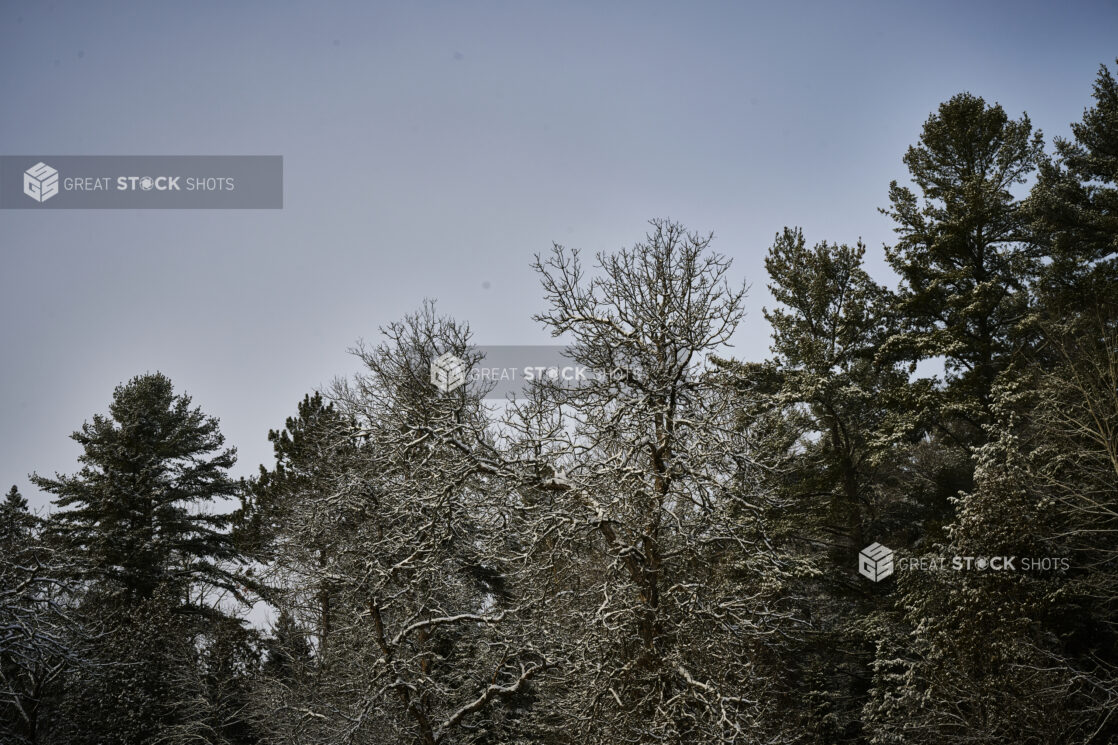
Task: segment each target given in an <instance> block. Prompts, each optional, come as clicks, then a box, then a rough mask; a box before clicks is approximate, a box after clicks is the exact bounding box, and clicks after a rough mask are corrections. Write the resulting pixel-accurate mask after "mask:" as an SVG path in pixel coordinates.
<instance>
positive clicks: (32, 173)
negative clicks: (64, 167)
mask: <svg viewBox="0 0 1118 745" xmlns="http://www.w3.org/2000/svg"><path fill="white" fill-rule="evenodd" d="M23 193H24V194H26V195H27V196H29V197H31V198H32V199H34V200H35V201H36V202H45V201H47V200H48V199H50V198H51V197H53V196H54V195H55V194H57V193H58V171H56V170H55V169H53V168H51V167H50V166H48V165H47V164H46V163H43V162H41V161H40V162H38V163H36V164H35V165H33V166H31V167H30V168H28V169H27V170H26V171H24V172H23Z"/></svg>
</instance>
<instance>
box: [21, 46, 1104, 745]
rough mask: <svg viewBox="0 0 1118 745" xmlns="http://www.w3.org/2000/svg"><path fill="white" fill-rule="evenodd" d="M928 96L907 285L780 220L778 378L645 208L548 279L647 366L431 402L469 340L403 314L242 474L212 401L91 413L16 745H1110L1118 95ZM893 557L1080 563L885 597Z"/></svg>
mask: <svg viewBox="0 0 1118 745" xmlns="http://www.w3.org/2000/svg"><path fill="white" fill-rule="evenodd" d="M1090 84H1091V81H1089V80H1088V81H1084V89H1086V88H1087V87H1088V86H1089V85H1090ZM929 109H931V110H932V111H931V113H930V115H929V117H928V119H927V120H926V123H925V124H924V126H923V129H922V131H920V132H914V133H913V140H914V142H915V144H913V145H912V146H911V147H910V148H909V149H908V150H907V152H906V153H903V164H904V167H905V168H906V169H907V171H905V170H903V169H902V168H901V167H900V166H898V174H897V175H898V180H897V181H894V182H893V183H892V184H889V185H887V186H888V189H887V192H886V189H885V187H886V185H885V184H883V185H882V195H883V200H882V201H883V202H884V203H885V204H884V205H883V206H882V211H883V212H884V213H885V214H887V215H888V216H889V217H890V218H891V219H892V221H893V222H894V224H895V230H896V237H895V242H894V243H893V244H892V245H888V246H885V247H884V249H883V250H884V252H885V257H886V259H887V261H888V265H889V266H890V267H891V268H892V270H893V271H894V272H895V273H896V276H897V278H898V281H897V282H895V283H893V285H892V286H885V285H882V284H879V283H878V282H877V281H876V280H875V279H874V278H872V277H871V276H870V274H869V273H868V272H867V270H866V269H865V268H864V265H863V261H864V258H865V255H866V252H867V251H876V250H881V249H880V248H873V247H866V246H864V245H862V244H855V245H847V244H840V243H834V242H829V241H828V240H825V238H826V237H825V236H811V235H805V234H804V233H803V231H801V230H800V229H798V228H795V227H787V228H783V229H781V230H779V232H777V233H776V235H775V239H774V241H773V243H772V245H771V247H770V248H768V254H767V259H766V262H765V265H766V268H767V270H768V277H767V279H766V280H765V282H766V283H767V285H768V287H769V289H770V290H771V292H772V295H773V297H774V298H775V300H776V304H775V305H773V306H772V307H771V308H769V309H768V310H766V312H765V320H766V321H767V322H768V324H769V326H770V327H771V342H770V343H771V347H770V351H769V353H768V354H767V355H765V354H764V353H760V352H759V353H758V354H757V355H756V358H757V359H761V358H765V359H764V361H744V360H740V359H735V358H734V357H733V356H732V355H731V354H729V351H728V347H727V343H728V341H729V339H730V337H731V335H732V334H733V333H734V331H735V330H736V329H737V328H738V326H739V324H740V323H741V322H742V321H743V309H742V301H743V296H744V293H745V291H746V289H745V284H744V279H745V278H743V277H739V276H737V275H736V274H735V272H734V268H733V266H732V263H731V261H730V259H729V258H728V257H727V256H726V255H725V254H723V253H720V247H719V245H718V241H717V240H715V239H714V238H713V237H712V234H710V233H705V232H695V231H694V230H693V228H695V227H702V228H704V229H706V228H709V227H717V226H687V227H685V226H683V225H681V224H679V223H676V222H674V221H672V220H668V219H654V220H652V221H651V222H650V223H649V226H648V228H647V230H646V232H645V234H644V236H643V238H642V237H639V233H638V234H637V235H635V236H634V237H635V238H637V241H636V243H635V244H634V245H633V247H632V248H629V249H623V250H619V251H616V252H603V253H598V254H596V255H595V256H594V257H593V258H588V257H584V256H582V255H580V253H579V252H578V251H577V250H573V249H570V248H566V247H563V246H559V245H555V246H554V247H553V248H552V249H551V250H550V251H545V252H541V253H539V254H538V255H537V256H536V258H535V263H534V268H535V270H536V273H537V276H538V278H539V282H540V292H539V294H538V297H540V303H539V309H538V314H537V315H536V316H535V320H536V321H537V322H538V323H539V324H541V325H542V326H543V327H544V328H546V329H547V330H549V331H550V332H551V333H552V334H553V335H554V337H555V338H556V340H557V343H561V344H563V345H565V346H566V347H567V349H568V353H569V355H570V357H571V359H572V360H574V361H576V362H577V363H579V364H582V365H585V366H588V367H591V368H594V369H605V370H620V371H622V374H620V375H611V376H608V377H603V378H601V379H595V380H593V381H590V382H588V383H587V384H586V385H583V386H577V387H571V386H563V385H559V384H557V383H555V382H553V381H548V380H546V379H545V380H540V381H536V382H535V383H534V384H533V385H532V386H531V387H530V389H528V390H527V391H526V392H525V394H524V396H523V397H521V398H517V399H515V400H508V401H504V402H499V401H494V400H492V399H487V398H486V396H485V394H486V390H485V388H484V387H483V386H481V385H479V384H477V383H470V384H468V385H465V386H462V387H459V388H457V389H455V390H451V391H444V390H440V388H439V387H437V386H435V385H433V384H432V383H431V380H430V373H429V370H430V365H431V362H432V360H433V359H435V358H436V357H438V356H440V355H443V354H445V353H448V352H449V353H453V354H454V355H456V356H458V357H460V358H462V359H463V360H466V361H468V362H469V363H470V364H474V363H476V362H478V361H479V359H478V357H479V353H478V351H477V347H476V345H475V344H474V341H473V339H472V336H471V331H470V327H469V325H468V323H467V320H466V319H455V318H450V317H446V316H444V315H441V314H440V311H439V309H438V307H437V306H436V304H434V303H424V304H418V303H417V310H416V312H415V313H414V314H412V315H409V316H407V317H405V318H403V319H401V320H398V321H395V322H392V323H387V324H386V325H384V327H383V328H382V329H381V334H380V336H379V339H378V341H377V342H375V343H373V344H370V345H364V346H360V347H358V348H357V349H356V350H355V354H356V356H357V358H358V359H359V362H360V365H361V370H362V372H360V373H359V374H357V375H355V376H351V377H347V378H339V379H338V380H337V381H336V382H335V383H334V384H333V385H331V386H329V387H326V388H324V389H322V390H319V391H316V392H313V393H310V394H308V395H307V396H306V397H305V398H304V399H303V400H302V401H297V402H296V401H293V402H292V411H291V412H290V413H291V416H290V417H289V418H288V419H287V420H286V422H264V423H261V437H264V436H265V430H266V429H267V428H268V427H269V426H271V427H275V429H272V430H271V431H268V432H267V433H266V436H267V438H268V440H269V441H270V442H271V443H272V445H273V447H274V453H275V460H274V462H273V463H270V464H269V465H267V466H262V467H261V468H260V471H259V474H258V475H256V476H254V477H253V478H249V479H239V478H234V477H233V476H232V475H231V472H230V469H231V468H232V467H233V466H234V464H235V463H236V450H235V448H233V447H232V446H231V444H229V443H227V442H226V441H225V438H224V437H223V435H222V433H221V431H220V427H219V421H218V418H217V416H219V415H220V412H203V411H202V410H201V409H200V408H199V407H197V406H195V405H194V404H192V402H191V399H190V398H189V396H188V395H186V393H185V392H184V391H188V390H189V388H190V381H183V380H176V381H174V382H173V383H172V381H171V380H170V379H168V378H167V377H166V376H164V375H162V374H159V373H144V374H141V375H138V376H137V377H135V378H133V379H132V380H129V381H127V382H123V383H122V384H121V385H120V386H119V387H118V388H117V389H116V390H115V391H113V392H112V393H111V398H110V395H109V392H106V403H107V413H101V414H95V413H92V412H91V415H90V416H91V418H90V419H88V420H87V421H86V422H85V423H84V424H81V425H80V428H79V429H78V430H77V431H76V432H74V433H73V434H72V435H71V437H72V438H73V439H74V440H75V441H76V442H77V443H78V444H79V445H80V447H81V450H82V455H81V457H80V463H79V464H78V465H77V466H76V468H75V471H74V472H73V473H71V474H54V475H44V474H40V473H34V474H33V475H32V477H31V478H32V482H33V484H34V485H35V486H36V487H37V488H38V489H40V490H41V491H43V492H45V493H46V494H48V495H50V497H51V498H52V500H53V506H52V507H51V508H50V509H49V510H47V511H43V512H42V513H41V514H39V513H37V512H36V511H33V510H30V509H29V508H28V502H27V499H26V496H25V495H21V494H20V492H19V490H18V489H17V488H16V487H14V486H13V487H12V488H11V490H10V491H9V492H8V493H7V496H6V498H5V499H4V500H3V503H2V505H0V742H3V743H4V745H30V744H36V745H157V744H158V745H202V744H207V745H255V744H260V745H311V744H314V745H343V744H344V745H350V744H352V745H380V744H382V743H383V744H385V745H387V744H388V743H404V744H406V745H412V744H414V745H437V744H446V745H450V744H451V743H454V744H459V743H462V744H465V743H470V744H473V745H481V744H483V743H485V744H489V743H548V744H555V745H559V744H568V743H578V744H579V745H599V744H601V745H607V744H608V745H620V744H622V743H704V744H706V743H727V744H728V743H741V744H743V745H745V744H754V743H755V744H758V745H760V744H773V745H776V744H777V743H782V744H783V743H786V744H788V745H793V744H801V743H802V744H803V745H824V744H836V745H837V744H839V743H843V744H855V743H873V744H874V745H894V744H897V745H899V744H901V743H905V744H913V745H916V744H921V745H923V744H927V745H971V744H977V743H983V744H990V745H993V744H998V743H1005V744H1007V745H1010V744H1012V745H1027V744H1035V745H1058V744H1064V743H1067V744H1069V745H1070V744H1072V743H1081V744H1087V743H1091V744H1094V745H1105V744H1107V743H1116V742H1118V625H1116V624H1118V83H1116V81H1115V78H1114V74H1113V73H1112V72H1111V71H1110V69H1109V68H1108V67H1107V66H1105V65H1103V66H1102V67H1101V68H1100V70H1099V73H1098V76H1097V78H1096V79H1095V80H1094V84H1093V100H1092V105H1091V106H1090V107H1089V108H1088V109H1087V110H1085V111H1084V112H1083V113H1082V117H1081V119H1079V120H1077V121H1075V122H1074V123H1073V124H1072V133H1073V137H1071V138H1070V139H1060V138H1057V139H1055V141H1053V142H1048V141H1046V140H1045V138H1044V137H1043V136H1042V134H1041V133H1039V132H1037V131H1035V130H1034V127H1033V125H1032V124H1031V122H1030V120H1029V119H1028V117H1027V116H1025V115H1019V116H1018V115H1016V114H1015V113H1014V112H1008V113H1007V112H1006V111H1005V110H1003V108H1002V107H1001V106H999V105H997V104H994V103H990V102H987V101H985V100H983V99H982V98H979V97H976V96H974V95H971V94H967V93H961V94H959V95H956V96H954V97H952V98H951V99H950V100H947V101H945V102H943V103H940V104H938V106H937V105H936V102H934V101H930V102H929ZM1015 116H1016V118H1015ZM1068 118H1069V120H1073V119H1075V113H1074V112H1069V117H1068ZM898 155H902V154H898ZM776 228H779V226H774V229H776ZM547 238H548V237H547V236H544V240H545V241H546V239H547ZM760 320H761V319H750V322H751V323H758V322H760ZM929 370H932V371H933V372H932V373H929V372H928V371H929ZM78 424H79V423H78V422H75V425H78ZM65 434H66V433H64V432H60V433H59V436H60V437H64V436H65ZM34 467H35V464H28V469H29V470H31V469H33V468H34ZM876 542H879V543H881V544H884V545H885V546H888V547H889V548H890V549H892V550H893V551H895V552H896V555H897V557H898V559H899V558H900V557H906V558H908V559H912V560H913V561H912V562H910V564H913V563H916V562H917V561H918V560H919V559H920V558H922V557H943V556H966V557H1047V558H1050V559H1054V560H1057V561H1054V562H1053V563H1052V564H1051V565H1048V564H1046V565H1045V566H1044V567H1042V568H1037V569H1032V570H1026V569H1025V568H1024V567H1022V566H1017V567H1016V568H1015V570H1014V571H954V570H951V569H950V568H948V570H946V571H921V570H918V569H910V570H902V569H900V568H898V569H897V570H896V572H895V573H894V574H893V576H891V577H888V578H885V579H883V580H881V581H873V580H871V579H867V578H866V577H864V576H861V575H860V574H859V571H858V554H859V551H860V550H862V549H863V548H864V547H865V546H867V545H869V544H872V543H876ZM254 608H255V609H260V608H266V609H268V610H267V614H268V615H267V618H268V621H267V622H266V623H259V622H254V621H253V617H252V614H253V613H254V610H253V609H254Z"/></svg>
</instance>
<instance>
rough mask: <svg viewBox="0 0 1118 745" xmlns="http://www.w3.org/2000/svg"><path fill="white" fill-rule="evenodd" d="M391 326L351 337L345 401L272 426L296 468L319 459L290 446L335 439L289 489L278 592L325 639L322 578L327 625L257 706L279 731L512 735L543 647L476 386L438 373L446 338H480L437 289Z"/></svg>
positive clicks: (308, 737)
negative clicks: (442, 302)
mask: <svg viewBox="0 0 1118 745" xmlns="http://www.w3.org/2000/svg"><path fill="white" fill-rule="evenodd" d="M383 333H384V335H385V337H386V339H385V341H384V342H383V343H381V344H379V345H377V346H376V347H374V348H368V347H361V348H359V349H358V350H357V354H358V356H359V357H360V359H361V361H362V362H363V364H364V366H365V370H364V371H363V372H362V373H361V374H360V375H358V376H356V377H355V378H354V379H353V380H351V381H339V382H338V383H337V384H336V385H335V386H333V387H332V389H331V391H330V396H331V398H332V399H333V400H334V401H335V402H336V406H337V414H336V415H335V414H326V413H325V411H326V409H324V408H323V407H322V406H321V404H315V405H311V406H309V407H304V408H303V410H301V414H300V417H299V419H298V420H297V421H293V422H292V421H289V423H288V433H290V435H289V436H288V437H285V436H283V435H281V436H280V437H278V438H275V440H274V441H276V442H277V443H280V444H282V445H283V447H282V448H280V449H277V456H278V457H279V458H281V460H280V462H279V463H278V464H277V470H276V472H275V474H278V472H279V470H280V469H279V466H280V465H282V466H283V471H284V474H285V476H284V479H287V480H288V483H291V482H290V479H291V478H293V477H294V476H295V475H296V474H301V475H303V476H308V477H309V476H310V475H311V470H310V469H309V466H310V462H309V461H301V460H299V459H298V458H297V457H296V456H295V454H296V452H301V453H310V452H318V453H322V454H324V456H325V457H323V459H322V460H321V461H320V462H319V467H317V468H315V469H314V470H313V474H314V477H313V478H308V479H306V480H303V481H300V482H298V483H299V489H298V491H297V494H298V498H297V499H294V500H289V501H288V502H287V504H288V508H287V510H286V513H285V519H284V520H283V521H282V530H281V531H280V533H279V534H278V536H277V541H276V542H275V546H276V557H277V559H276V564H277V567H278V568H279V571H277V572H276V578H277V580H278V582H277V584H279V586H280V587H281V588H282V590H283V591H282V592H280V593H279V594H278V598H279V602H280V603H281V606H282V608H281V609H282V610H285V611H287V612H288V613H290V614H291V615H292V616H293V618H294V619H295V620H296V621H297V623H298V624H299V625H302V626H305V627H306V628H307V629H308V630H309V631H311V632H312V634H314V635H316V636H317V637H318V638H319V639H321V638H322V630H321V625H322V623H323V615H322V614H321V613H320V612H319V609H320V608H321V605H320V603H318V602H316V600H315V598H314V597H307V590H308V588H309V590H310V592H311V593H312V594H313V595H318V594H319V593H320V591H321V588H323V587H327V586H328V587H329V595H330V598H331V601H330V619H331V620H330V623H331V626H332V630H331V632H330V635H329V643H328V644H327V645H325V647H323V646H322V645H321V643H320V644H319V646H318V648H317V649H316V650H315V659H314V667H313V669H312V670H311V671H309V673H308V674H307V675H304V676H302V677H301V678H297V680H296V681H295V682H294V683H288V684H284V683H282V682H280V681H278V680H273V681H272V682H270V683H269V684H268V685H266V686H265V687H264V689H263V691H264V695H265V697H266V699H265V700H264V701H263V702H262V709H263V712H264V716H265V717H267V719H268V720H269V722H270V724H271V726H270V727H269V729H270V734H271V737H272V738H273V739H274V740H275V741H276V742H291V743H301V742H308V741H314V742H323V743H342V742H345V743H350V742H355V743H390V742H392V743H394V742H401V741H403V742H415V743H423V745H436V744H437V743H449V742H461V743H492V742H508V741H510V739H511V738H512V737H513V736H515V732H516V729H515V727H513V726H512V725H511V724H510V722H511V721H512V720H515V719H516V718H517V716H518V709H520V708H522V707H523V706H525V705H527V698H526V694H527V693H528V689H529V684H530V682H531V681H532V680H533V679H534V678H536V677H537V676H539V675H541V674H543V673H544V672H545V671H546V670H547V669H548V667H549V662H548V660H547V659H546V658H545V657H544V656H543V655H541V654H540V653H539V652H538V651H537V650H536V649H535V648H534V647H533V645H532V643H531V640H530V639H527V638H526V636H525V634H523V633H522V630H523V628H524V627H523V626H522V625H521V624H520V623H519V621H520V616H519V614H520V612H521V611H522V606H521V605H520V604H519V603H518V599H519V592H518V587H517V581H516V579H515V576H514V575H515V572H514V571H513V568H512V566H511V565H512V564H514V563H515V562H514V560H513V557H515V556H516V554H517V553H519V551H518V550H517V544H516V532H515V530H512V529H510V521H509V519H508V517H509V513H508V510H507V505H506V500H507V497H506V495H507V491H506V490H505V488H504V486H503V478H502V476H501V474H500V473H498V471H499V470H500V469H501V468H502V467H503V466H502V465H501V459H500V457H499V453H498V452H497V451H496V449H495V447H494V443H493V438H492V436H491V434H490V432H489V420H488V413H487V411H486V410H485V408H484V407H483V406H482V404H481V401H480V391H478V390H477V389H476V388H475V387H474V386H472V385H471V386H464V387H462V388H460V389H458V390H455V391H452V392H449V393H443V392H440V391H439V390H438V389H437V388H436V387H435V386H434V385H433V384H431V382H430V366H431V361H432V360H433V359H435V358H436V357H437V356H439V355H440V354H441V353H444V352H451V353H453V354H456V355H458V356H460V357H462V358H464V359H467V360H469V361H470V362H471V363H472V362H476V361H477V359H478V353H477V352H476V350H473V349H471V348H470V345H469V332H468V329H466V328H465V327H463V326H461V325H460V324H457V323H455V322H454V321H451V320H449V319H446V318H440V317H438V316H437V315H436V314H435V312H434V308H433V306H431V305H427V306H425V307H424V309H423V310H422V311H421V312H419V313H416V314H414V315H410V316H408V317H407V318H406V319H404V320H403V321H402V322H398V323H394V324H391V325H389V326H388V327H387V328H385V329H383ZM327 408H329V407H327ZM312 422H313V423H312ZM327 422H329V424H326V423H327ZM324 424H325V425H326V426H319V425H324ZM289 444H290V447H288V445H289ZM327 454H328V455H327ZM275 474H270V475H269V477H268V481H269V483H271V484H279V483H281V480H280V479H279V477H278V476H277V475H275Z"/></svg>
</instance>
